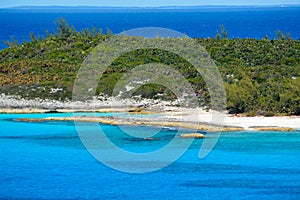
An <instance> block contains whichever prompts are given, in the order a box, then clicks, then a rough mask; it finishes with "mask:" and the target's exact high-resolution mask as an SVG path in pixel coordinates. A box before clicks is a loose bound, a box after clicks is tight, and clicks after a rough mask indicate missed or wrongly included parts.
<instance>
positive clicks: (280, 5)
mask: <svg viewBox="0 0 300 200" xmlns="http://www.w3.org/2000/svg"><path fill="white" fill-rule="evenodd" d="M291 6H292V7H295V6H300V4H271V5H270V4H232V5H226V4H223V5H192V6H176V5H174V6H172V5H170V6H96V5H75V6H72V5H40V6H39V5H20V6H9V7H0V9H21V8H49V7H52V8H80V7H81V8H174V9H175V8H200V7H291Z"/></svg>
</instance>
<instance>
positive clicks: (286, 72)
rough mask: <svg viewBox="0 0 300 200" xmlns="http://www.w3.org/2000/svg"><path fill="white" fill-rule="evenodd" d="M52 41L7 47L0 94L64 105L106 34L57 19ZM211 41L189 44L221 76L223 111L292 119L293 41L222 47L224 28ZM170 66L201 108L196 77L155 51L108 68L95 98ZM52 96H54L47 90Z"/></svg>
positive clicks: (299, 99)
mask: <svg viewBox="0 0 300 200" xmlns="http://www.w3.org/2000/svg"><path fill="white" fill-rule="evenodd" d="M57 29H58V30H57V33H55V34H50V33H48V34H47V37H45V38H38V37H36V36H35V35H34V34H31V35H30V38H31V41H30V42H24V43H22V44H18V42H17V41H15V40H12V41H10V42H7V43H8V44H9V46H10V48H7V49H3V50H1V51H0V92H2V93H6V94H16V95H21V96H23V97H26V98H35V97H40V98H50V99H58V100H65V99H71V96H72V88H73V83H74V80H75V77H76V72H77V71H78V70H79V68H80V67H81V63H82V62H83V61H84V59H85V58H86V57H87V56H88V54H89V52H91V50H92V49H93V48H94V47H96V46H97V45H98V44H99V43H100V42H103V41H104V40H105V39H107V38H108V37H110V36H111V35H112V33H111V32H110V31H108V34H102V31H101V30H98V29H92V30H87V29H86V30H83V31H80V32H78V31H76V30H75V29H74V28H73V27H71V26H69V25H68V23H67V22H66V21H65V20H64V19H59V20H58V22H57ZM222 30H223V31H222V32H221V34H217V35H216V38H210V39H202V38H197V39H195V40H196V41H197V42H199V43H200V44H201V45H202V46H203V47H205V48H206V50H207V51H208V52H209V53H210V56H211V58H212V59H213V60H215V63H216V65H217V66H218V68H219V71H220V72H221V75H222V77H223V81H224V83H225V87H226V93H227V109H228V110H229V112H231V113H246V114H248V115H255V114H264V115H269V116H270V115H273V114H296V115H299V114H300V41H299V40H293V39H290V38H289V37H288V35H285V34H283V33H281V32H277V33H278V34H277V35H278V37H277V39H276V40H274V39H272V40H269V39H268V38H267V37H265V38H264V39H261V40H258V39H229V38H227V34H226V32H224V27H222ZM152 62H158V63H171V64H173V65H175V66H180V67H178V69H180V70H179V71H180V72H181V73H182V74H183V75H184V76H185V77H186V78H187V80H189V82H190V83H192V85H193V87H194V89H195V92H196V93H198V94H199V96H200V97H201V101H202V102H203V103H204V104H206V105H208V106H209V103H210V99H209V93H208V91H207V88H206V86H205V83H204V81H203V80H202V78H201V76H199V75H198V74H197V73H195V70H194V69H193V68H192V66H191V65H190V64H189V63H187V62H186V61H185V60H183V59H181V58H179V57H174V55H170V53H168V52H163V51H161V50H155V49H152V50H137V51H134V52H131V53H129V54H126V55H123V56H122V57H120V58H119V59H118V60H115V61H114V62H113V63H112V64H111V66H110V67H109V68H108V69H107V71H106V72H105V74H104V76H103V77H102V79H101V80H100V81H99V87H98V89H97V93H98V94H100V93H106V94H111V93H112V90H113V88H114V84H115V83H116V82H117V81H118V79H119V78H120V77H121V76H122V74H124V73H125V72H127V71H128V70H130V69H132V68H133V67H135V66H137V65H140V64H146V63H152ZM53 88H57V89H58V90H56V91H55V90H53ZM157 93H162V94H164V95H163V97H161V98H165V99H172V98H175V96H174V95H173V94H172V93H171V92H170V91H168V90H166V89H165V88H164V87H162V86H158V85H153V84H152V85H146V86H144V87H143V88H141V89H139V90H138V91H136V94H140V95H142V96H143V97H147V98H149V97H150V98H157V96H156V94H157Z"/></svg>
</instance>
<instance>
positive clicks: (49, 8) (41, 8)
mask: <svg viewBox="0 0 300 200" xmlns="http://www.w3.org/2000/svg"><path fill="white" fill-rule="evenodd" d="M286 7H300V4H284V5H283V4H278V5H201V6H200V5H199V6H157V7H115V6H17V7H7V8H0V10H6V9H8V10H15V11H18V10H19V11H107V10H112V11H113V10H117V11H120V10H123V11H126V10H131V11H132V10H136V11H138V10H143V11H145V10H209V9H251V8H253V9H257V8H286Z"/></svg>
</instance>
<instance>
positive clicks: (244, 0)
mask: <svg viewBox="0 0 300 200" xmlns="http://www.w3.org/2000/svg"><path fill="white" fill-rule="evenodd" d="M280 4H300V0H0V7H2V8H3V7H16V6H29V5H30V6H50V5H51V6H53V5H56V6H121V7H126V6H138V7H156V6H196V5H280Z"/></svg>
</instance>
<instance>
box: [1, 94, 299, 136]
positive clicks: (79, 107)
mask: <svg viewBox="0 0 300 200" xmlns="http://www.w3.org/2000/svg"><path fill="white" fill-rule="evenodd" d="M101 98H102V99H101ZM78 112H82V113H91V112H95V113H127V114H132V117H129V118H128V117H127V118H126V117H123V118H120V117H117V118H116V117H114V118H113V119H109V120H108V119H107V118H103V117H102V118H100V117H97V118H93V119H91V118H90V119H87V118H86V117H85V118H84V117H82V118H81V119H80V118H76V119H74V118H72V117H71V118H61V119H58V118H56V119H55V118H52V119H49V118H48V119H47V118H45V119H44V121H46V120H52V121H53V120H57V121H73V120H76V121H78V120H79V121H80V120H83V121H87V120H90V121H91V122H95V121H97V122H99V123H104V124H113V125H118V124H120V125H122V124H125V125H126V124H127V125H153V126H169V127H182V128H190V129H196V130H204V131H218V130H220V126H223V131H244V130H245V131H294V130H299V129H300V116H274V117H263V116H255V117H246V116H239V115H231V114H227V113H226V112H224V113H219V114H221V115H222V117H223V120H224V122H223V123H221V122H219V124H218V123H217V122H213V120H212V119H213V115H214V114H215V113H216V112H215V111H211V110H210V111H206V110H204V109H202V108H182V107H178V106H176V102H166V101H158V100H150V99H142V100H138V101H137V100H133V99H125V100H119V99H116V98H113V97H100V100H99V97H98V98H97V99H94V100H92V101H89V102H71V101H68V102H59V101H55V100H41V99H33V100H25V99H21V98H18V97H14V96H7V95H4V94H1V95H0V114H33V113H39V114H43V113H45V114H46V113H78ZM135 114H139V115H144V117H143V118H137V117H134V115H135ZM148 114H149V115H148ZM151 114H159V115H161V116H159V117H155V118H151ZM128 116H129V115H128ZM28 119H29V118H28ZM30 120H31V121H34V119H29V120H28V121H30ZM129 122H130V123H129Z"/></svg>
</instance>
